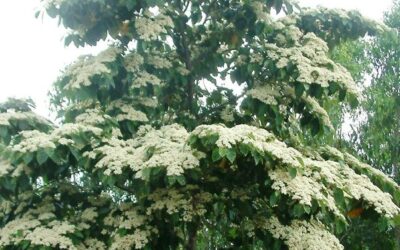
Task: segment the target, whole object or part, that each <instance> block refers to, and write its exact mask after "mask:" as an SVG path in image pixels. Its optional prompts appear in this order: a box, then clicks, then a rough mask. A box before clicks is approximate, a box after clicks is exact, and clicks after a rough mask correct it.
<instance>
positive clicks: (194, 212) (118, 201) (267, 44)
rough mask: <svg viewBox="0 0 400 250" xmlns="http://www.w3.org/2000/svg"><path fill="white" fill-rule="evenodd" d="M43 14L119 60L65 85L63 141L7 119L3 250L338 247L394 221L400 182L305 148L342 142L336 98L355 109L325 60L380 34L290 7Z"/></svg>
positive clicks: (16, 105) (108, 4)
mask: <svg viewBox="0 0 400 250" xmlns="http://www.w3.org/2000/svg"><path fill="white" fill-rule="evenodd" d="M44 10H45V12H46V13H47V14H48V15H50V16H52V17H57V18H59V20H60V23H61V24H63V25H64V26H65V27H66V28H68V30H70V33H69V34H68V35H67V37H66V39H65V43H66V44H69V43H71V42H72V43H74V44H75V45H77V46H84V45H87V44H89V45H95V44H97V42H98V41H99V40H102V39H105V38H106V37H107V36H110V37H111V38H112V39H113V44H112V45H111V46H110V47H109V48H108V49H107V50H105V51H103V52H101V53H100V54H98V55H96V56H83V57H80V58H79V59H78V60H77V61H76V62H75V63H73V64H72V65H70V66H68V67H67V68H66V69H65V71H64V72H63V74H62V75H61V76H60V77H59V78H58V79H57V81H56V82H55V83H54V89H53V91H52V92H51V103H52V106H53V108H54V109H55V110H56V111H57V112H58V116H59V118H60V124H61V125H60V126H56V125H55V124H51V123H50V122H48V121H46V120H45V119H43V118H41V117H39V116H36V115H35V114H33V113H32V112H31V110H30V109H31V106H32V104H31V103H29V102H23V101H18V100H10V101H9V103H8V104H4V105H2V106H0V132H1V133H0V138H1V139H0V149H1V151H0V153H1V159H2V160H1V162H0V247H2V248H5V249H13V248H23V249H37V248H39V249H40V248H52V249H57V248H60V249H63V248H68V249H86V248H89V249H91V248H94V249H132V248H136V249H182V248H185V249H195V248H196V247H197V248H210V249H215V248H217V249H222V248H243V249H287V248H289V249H343V244H347V242H340V238H341V237H342V236H343V234H344V233H345V232H346V230H347V229H348V228H349V225H350V224H352V223H353V219H354V218H358V217H360V216H361V218H363V219H364V218H365V219H366V220H368V221H371V223H373V222H379V223H380V224H379V225H380V226H379V227H380V229H381V230H382V232H383V233H382V235H384V234H385V233H384V232H386V231H385V230H390V229H391V228H392V227H393V225H394V224H395V223H396V219H397V217H396V216H398V214H399V211H400V209H399V208H398V205H399V198H400V195H399V193H400V191H399V187H398V186H397V184H396V183H394V182H393V181H392V180H391V179H390V178H388V177H386V176H385V175H384V174H383V173H381V172H380V171H377V170H375V169H373V168H371V167H370V166H369V165H366V164H363V163H362V162H360V161H359V160H358V159H356V158H355V157H353V156H351V155H350V154H347V153H342V152H340V151H338V150H336V149H335V148H332V147H329V146H325V147H319V148H315V147H311V146H307V145H304V144H303V143H302V142H301V140H298V138H305V137H306V136H310V137H311V136H319V138H321V137H323V136H325V135H326V134H327V132H328V131H331V130H333V129H334V128H333V126H332V123H331V120H330V117H329V115H328V113H327V111H326V110H325V109H324V108H323V107H324V106H325V105H327V103H329V101H330V100H339V101H338V102H339V103H343V102H348V103H350V104H351V103H356V100H357V98H358V95H359V93H358V92H357V90H356V86H355V83H354V80H353V79H352V77H351V74H350V73H349V72H348V71H347V70H346V69H345V68H344V67H343V66H341V65H340V64H339V63H337V62H336V61H334V60H332V59H331V57H330V51H331V48H332V47H333V46H335V45H337V44H338V43H339V42H341V41H344V40H347V39H353V38H357V37H359V36H364V35H365V34H367V33H368V34H375V33H377V32H379V31H381V30H383V29H384V28H383V27H382V26H381V25H378V24H376V23H373V22H371V21H369V20H367V19H364V18H363V17H361V16H360V15H359V14H358V13H355V12H343V11H340V10H328V9H324V8H320V9H317V10H302V9H300V8H299V7H298V6H297V5H295V4H292V2H291V1H288V0H286V1H282V0H273V1H272V0H269V1H239V0H230V1H227V0H217V1H180V0H171V1H157V0H129V1H125V0H120V1H111V0H90V1H78V0H69V1H63V0H61V1H60V0H57V1H56V0H54V1H46V3H45V6H44ZM274 12H275V13H276V12H283V13H284V14H285V15H284V16H283V17H281V18H276V17H274V16H273V15H274V14H273V13H274ZM318 23H320V24H321V25H318V26H316V24H318ZM232 84H234V85H236V86H237V89H239V88H240V89H241V93H236V91H234V90H233V89H232V87H229V85H232ZM299 239H301V240H300V241H299ZM358 240H359V238H350V237H347V238H346V241H349V242H351V243H353V244H356V245H357V244H358V243H359V242H357V241H358ZM321 243H322V244H321Z"/></svg>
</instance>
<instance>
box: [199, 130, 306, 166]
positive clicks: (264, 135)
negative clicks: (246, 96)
mask: <svg viewBox="0 0 400 250" xmlns="http://www.w3.org/2000/svg"><path fill="white" fill-rule="evenodd" d="M215 134H216V135H218V140H217V141H216V143H215V144H216V145H217V146H218V147H220V148H231V147H234V146H237V145H239V144H246V145H248V146H251V147H253V148H254V149H256V150H257V151H259V152H265V153H267V154H268V155H270V156H272V157H273V158H275V159H277V160H280V161H281V162H282V163H284V164H286V165H288V166H295V167H300V166H301V162H300V161H299V159H301V157H302V155H301V153H300V152H298V151H297V150H295V149H293V148H290V147H287V146H286V144H285V143H283V142H281V141H279V140H277V139H275V137H274V135H273V134H271V133H269V132H268V131H267V130H265V129H260V128H257V127H254V126H249V125H244V124H242V125H237V126H235V127H233V128H227V127H224V126H223V125H201V126H199V127H197V128H196V129H195V130H194V131H193V132H192V135H195V136H197V137H199V138H202V137H208V136H211V135H215Z"/></svg>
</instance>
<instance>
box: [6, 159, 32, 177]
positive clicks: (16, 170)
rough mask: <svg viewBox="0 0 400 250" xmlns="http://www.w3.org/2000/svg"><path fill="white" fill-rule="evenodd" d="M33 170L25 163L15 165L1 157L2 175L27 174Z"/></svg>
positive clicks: (15, 175)
mask: <svg viewBox="0 0 400 250" xmlns="http://www.w3.org/2000/svg"><path fill="white" fill-rule="evenodd" d="M31 172H32V170H31V169H30V168H29V167H28V166H26V165H24V164H19V165H18V166H16V167H15V166H13V165H12V164H11V163H10V162H8V161H4V160H1V159H0V177H5V176H8V177H18V176H20V175H21V174H22V173H25V174H27V175H28V174H30V173H31Z"/></svg>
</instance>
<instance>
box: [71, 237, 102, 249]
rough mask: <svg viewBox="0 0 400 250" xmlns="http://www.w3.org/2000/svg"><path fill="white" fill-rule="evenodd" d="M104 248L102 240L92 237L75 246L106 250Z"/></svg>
mask: <svg viewBox="0 0 400 250" xmlns="http://www.w3.org/2000/svg"><path fill="white" fill-rule="evenodd" d="M106 249H107V247H106V245H105V244H104V243H103V242H101V241H99V240H97V239H93V238H88V239H85V241H84V242H82V243H81V244H79V246H77V250H106Z"/></svg>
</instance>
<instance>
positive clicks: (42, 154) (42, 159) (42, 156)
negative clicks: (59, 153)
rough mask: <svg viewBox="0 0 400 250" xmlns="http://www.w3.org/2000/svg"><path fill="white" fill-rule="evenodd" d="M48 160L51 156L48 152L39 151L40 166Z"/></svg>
mask: <svg viewBox="0 0 400 250" xmlns="http://www.w3.org/2000/svg"><path fill="white" fill-rule="evenodd" d="M48 158H49V156H48V155H47V154H46V152H44V150H39V151H38V152H37V153H36V161H37V162H38V164H39V165H42V164H43V163H45V162H46V161H47V159H48Z"/></svg>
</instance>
